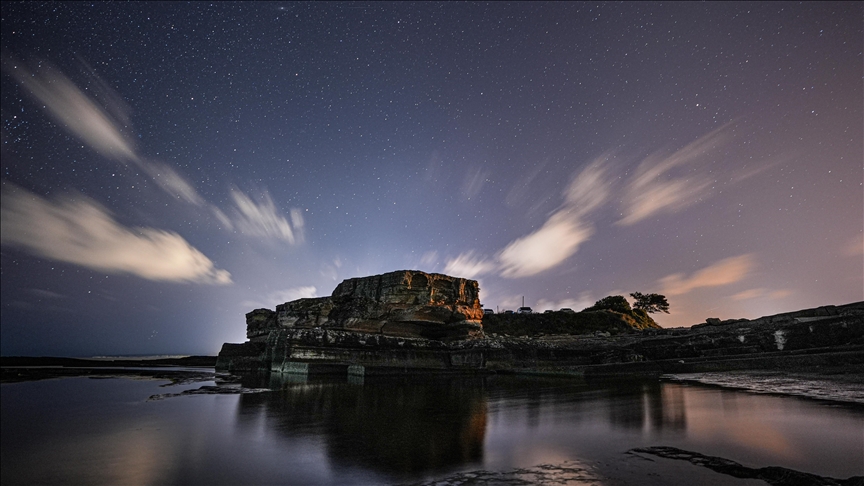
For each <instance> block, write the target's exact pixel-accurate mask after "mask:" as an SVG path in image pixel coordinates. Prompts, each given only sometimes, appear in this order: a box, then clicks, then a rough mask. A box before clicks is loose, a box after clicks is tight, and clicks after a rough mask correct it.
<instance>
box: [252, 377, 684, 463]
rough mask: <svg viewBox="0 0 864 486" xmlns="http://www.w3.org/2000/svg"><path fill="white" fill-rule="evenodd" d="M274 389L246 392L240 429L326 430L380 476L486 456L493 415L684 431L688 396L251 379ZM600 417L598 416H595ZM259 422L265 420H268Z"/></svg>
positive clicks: (336, 447)
mask: <svg viewBox="0 0 864 486" xmlns="http://www.w3.org/2000/svg"><path fill="white" fill-rule="evenodd" d="M244 386H247V387H251V388H256V387H263V386H266V387H269V388H270V389H271V390H273V391H272V392H271V393H264V394H248V395H242V396H241V397H240V404H239V407H238V421H237V423H238V425H242V426H244V427H248V428H255V429H257V430H265V431H272V432H274V433H277V434H280V435H281V436H283V437H297V436H323V437H324V439H325V443H326V447H327V454H328V456H329V457H330V459H331V461H333V462H334V463H339V464H341V465H343V466H360V467H365V468H373V469H374V470H376V471H378V472H381V473H385V474H386V473H389V474H392V473H395V474H397V475H402V474H403V473H417V472H424V471H439V470H446V469H453V468H454V467H457V466H465V465H470V464H477V465H481V464H482V463H483V462H484V445H489V444H487V442H488V441H487V436H486V431H487V429H488V428H489V424H488V422H489V415H490V406H491V407H492V410H491V412H492V413H493V414H496V415H501V416H502V417H505V418H504V421H505V422H506V423H507V424H508V427H509V426H512V425H513V424H514V423H520V422H524V424H526V426H527V428H529V429H532V428H533V429H537V428H543V427H545V425H544V424H545V422H544V420H546V419H547V418H548V419H551V420H553V421H555V420H560V419H562V418H564V419H566V420H567V421H568V427H571V426H573V425H578V424H579V423H580V421H589V422H590V421H596V422H597V423H608V424H609V425H610V426H611V427H613V428H622V429H626V430H629V431H631V433H632V432H636V433H642V432H643V431H644V432H645V433H656V432H658V431H666V432H675V431H678V432H683V431H684V430H685V429H686V427H687V419H686V413H685V403H684V394H683V391H682V388H681V387H680V386H677V385H671V386H670V385H663V384H661V383H659V382H650V383H649V382H637V383H616V384H615V385H614V386H607V385H602V384H601V385H588V384H586V383H584V382H574V380H571V379H543V378H537V377H530V378H529V377H495V376H489V377H458V378H454V377H449V378H434V377H418V376H413V377H376V378H374V379H370V378H365V379H363V378H359V379H358V378H350V379H349V378H342V377H339V378H333V377H314V376H313V377H307V376H302V375H290V374H285V375H282V374H269V375H267V374H265V375H247V376H245V377H244ZM598 413H599V414H601V415H604V416H603V417H602V418H599V417H598V418H596V419H592V418H591V417H593V416H595V415H597V414H598ZM262 420H263V423H262Z"/></svg>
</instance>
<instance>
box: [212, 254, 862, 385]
mask: <svg viewBox="0 0 864 486" xmlns="http://www.w3.org/2000/svg"><path fill="white" fill-rule="evenodd" d="M479 291H480V289H479V287H478V285H477V282H476V281H474V280H469V279H462V278H457V277H451V276H447V275H441V274H428V273H424V272H420V271H416V270H403V271H397V272H390V273H387V274H383V275H375V276H371V277H363V278H353V279H348V280H345V281H343V282H342V283H341V284H339V286H337V287H336V289H335V290H334V291H333V294H332V295H331V296H329V297H320V298H315V299H300V300H296V301H292V302H287V303H284V304H280V305H278V306H276V310H275V311H274V310H270V309H255V310H253V311H251V312H249V313H248V314H247V315H246V326H247V338H248V339H249V340H248V341H247V342H246V343H242V344H230V343H226V344H225V345H224V346H223V347H222V350H221V351H220V353H219V357H218V360H217V363H216V368H217V369H221V370H228V371H253V370H265V371H273V372H282V373H303V374H316V373H320V374H344V373H348V374H353V375H374V374H400V373H418V372H433V373H466V372H467V373H486V372H504V373H506V372H514V373H542V374H565V375H580V376H584V377H585V378H594V377H598V378H600V377H602V378H608V377H631V376H646V377H647V376H660V375H662V374H668V373H678V374H680V373H694V372H717V371H730V370H752V369H761V370H771V369H785V370H790V369H798V370H805V369H806V370H814V369H817V370H818V369H820V368H825V369H834V370H847V371H854V372H860V369H861V367H862V366H864V302H857V303H852V304H847V305H840V306H824V307H818V308H813V309H805V310H799V311H795V312H787V313H783V314H777V315H773V316H766V317H761V318H758V319H752V320H747V319H732V320H725V321H723V320H720V319H714V318H709V319H707V320H706V322H705V323H704V324H699V325H694V326H692V327H691V328H679V329H662V328H660V327H659V326H657V325H656V324H654V323H653V321H651V320H650V317H648V316H647V314H644V313H643V314H644V317H643V316H642V315H635V314H634V315H626V314H622V313H620V312H614V311H611V310H598V311H591V312H578V313H562V312H553V313H546V314H533V315H491V316H484V315H483V311H482V307H481V305H480V298H479V297H480V292H479ZM646 317H647V319H646ZM856 370H857V371H856ZM840 372H842V371H840Z"/></svg>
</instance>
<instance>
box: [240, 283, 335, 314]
mask: <svg viewBox="0 0 864 486" xmlns="http://www.w3.org/2000/svg"><path fill="white" fill-rule="evenodd" d="M311 297H318V289H317V288H315V286H314V285H307V286H302V287H291V288H287V289H282V290H276V291H273V292H270V293H268V294H267V295H266V296H265V297H264V298H263V299H261V300H260V301H259V300H245V301H243V302H240V306H242V307H243V308H244V309H259V308H262V307H263V308H266V309H275V308H276V306H277V305H279V304H284V303H285V302H291V301H292V300H297V299H308V298H311Z"/></svg>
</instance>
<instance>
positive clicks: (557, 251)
mask: <svg viewBox="0 0 864 486" xmlns="http://www.w3.org/2000/svg"><path fill="white" fill-rule="evenodd" d="M593 232H594V231H593V229H591V227H590V226H589V225H587V224H586V223H583V222H582V221H580V220H578V219H575V218H569V217H567V215H566V214H564V213H556V214H554V215H553V216H552V217H551V218H549V220H548V221H546V223H545V224H544V225H543V226H542V227H541V228H540V229H538V230H537V231H535V232H533V233H531V234H529V235H527V236H523V237H522V238H519V239H517V240H515V241H513V242H512V243H510V244H509V245H507V246H506V247H505V248H504V249H503V250H501V253H499V254H498V259H499V261H500V262H501V275H502V276H503V277H527V276H530V275H536V274H538V273H540V272H542V271H544V270H548V269H550V268H552V267H555V266H557V265H558V264H560V263H562V262H563V261H564V260H566V259H567V258H569V257H570V256H571V255H573V254H574V253H576V250H578V249H579V245H581V244H582V243H583V242H585V241H586V240H588V238H589V237H591V234H592V233H593Z"/></svg>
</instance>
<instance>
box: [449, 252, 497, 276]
mask: <svg viewBox="0 0 864 486" xmlns="http://www.w3.org/2000/svg"><path fill="white" fill-rule="evenodd" d="M494 269H495V263H494V262H490V261H488V260H485V259H484V258H482V257H480V256H477V255H475V254H474V252H473V251H469V252H467V253H462V254H460V255H459V256H458V257H456V258H454V259H452V260H450V261H448V262H447V266H446V267H444V273H446V274H447V275H453V276H456V277H462V278H474V277H476V276H478V275H483V274H485V273H488V272H490V271H492V270H494Z"/></svg>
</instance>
